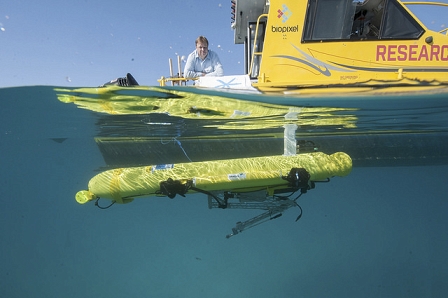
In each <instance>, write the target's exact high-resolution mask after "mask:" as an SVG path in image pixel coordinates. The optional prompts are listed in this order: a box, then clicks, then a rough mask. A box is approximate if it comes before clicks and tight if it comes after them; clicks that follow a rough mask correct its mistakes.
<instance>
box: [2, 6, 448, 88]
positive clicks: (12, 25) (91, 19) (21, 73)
mask: <svg viewBox="0 0 448 298" xmlns="http://www.w3.org/2000/svg"><path fill="white" fill-rule="evenodd" d="M2 2H3V3H1V4H0V45H1V56H0V65H1V67H0V77H1V80H0V87H9V86H24V85H56V86H72V87H77V86H97V85H100V84H102V83H105V82H106V81H109V80H111V79H113V78H116V77H120V76H124V75H125V74H126V73H127V72H130V73H132V74H133V75H134V77H135V78H136V79H137V81H139V83H140V84H142V85H157V81H156V80H157V79H158V78H160V77H161V76H162V75H164V76H168V75H169V68H168V59H169V58H172V59H173V60H174V61H176V57H177V55H180V56H187V55H188V54H189V53H190V52H191V51H193V50H194V40H195V38H196V37H197V36H199V35H205V36H206V37H208V39H209V42H210V49H212V50H215V51H217V52H218V54H219V55H220V58H221V62H222V63H223V65H224V70H225V73H226V74H242V73H243V65H244V58H243V51H244V47H243V45H235V44H234V43H233V30H232V29H231V28H230V1H229V0H218V1H217V0H195V1H192V0H190V1H180V0H175V1H169V2H167V1H142V0H129V1H126V2H123V1H115V0H111V1H92V0H79V1H63V2H61V1H56V0H40V1H30V0H28V1H26V0H15V1H14V0H12V1H2ZM440 2H445V3H447V0H444V1H442V0H441V1H440ZM411 8H412V9H413V10H414V11H416V12H417V13H418V14H419V16H420V18H421V19H422V20H423V21H424V22H425V23H426V24H427V25H428V26H429V27H430V29H434V30H441V29H443V28H445V24H446V22H447V20H448V18H447V17H446V16H447V15H448V14H447V12H448V7H447V8H446V10H445V9H440V8H436V7H428V8H422V7H417V6H411ZM174 65H175V70H177V64H176V63H174Z"/></svg>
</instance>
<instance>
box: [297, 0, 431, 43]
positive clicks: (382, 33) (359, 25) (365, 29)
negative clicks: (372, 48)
mask: <svg viewBox="0 0 448 298" xmlns="http://www.w3.org/2000/svg"><path fill="white" fill-rule="evenodd" d="M303 32H304V34H303V38H302V41H303V42H316V41H319V42H320V41H334V40H373V39H417V38H419V37H420V36H421V35H422V34H423V33H424V30H423V28H422V27H421V26H420V25H419V23H418V22H417V21H416V20H414V18H413V17H412V16H411V15H410V14H409V13H408V12H407V11H406V10H405V9H404V8H403V7H402V6H401V5H399V4H398V3H397V1H396V0H309V2H308V10H307V15H306V20H305V28H304V31H303Z"/></svg>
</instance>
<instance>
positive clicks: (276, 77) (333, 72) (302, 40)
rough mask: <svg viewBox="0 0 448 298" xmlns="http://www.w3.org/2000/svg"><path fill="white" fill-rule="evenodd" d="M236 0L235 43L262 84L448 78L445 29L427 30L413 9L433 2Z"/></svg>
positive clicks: (264, 86) (375, 82) (253, 76)
mask: <svg viewBox="0 0 448 298" xmlns="http://www.w3.org/2000/svg"><path fill="white" fill-rule="evenodd" d="M231 2H232V27H233V28H234V30H235V37H234V41H235V43H237V44H244V46H245V55H246V61H247V62H246V63H245V70H246V73H247V74H249V76H250V78H251V79H252V80H254V83H253V85H254V86H256V87H257V88H259V89H261V90H263V89H265V90H269V89H271V88H297V87H310V86H313V87H316V86H337V85H356V86H363V85H366V86H372V85H384V84H385V83H388V84H417V85H418V84H446V83H448V36H447V30H443V31H441V32H435V31H431V30H429V29H427V28H426V27H425V25H424V24H423V23H422V22H420V20H418V19H417V17H416V16H415V15H414V14H413V13H412V12H411V11H410V10H409V9H408V8H407V5H411V4H428V2H426V3H425V2H423V3H409V2H408V3H403V2H400V1H399V0H301V1H297V0H281V1H279V0H232V1H231ZM429 4H430V5H440V6H448V4H445V3H433V2H430V3H429ZM447 11H448V10H447Z"/></svg>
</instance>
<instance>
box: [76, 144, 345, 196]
mask: <svg viewBox="0 0 448 298" xmlns="http://www.w3.org/2000/svg"><path fill="white" fill-rule="evenodd" d="M292 168H303V169H305V170H306V171H307V172H308V173H309V175H310V177H309V180H310V181H319V180H324V179H327V178H330V177H333V176H346V175H348V174H349V173H350V171H351V169H352V160H351V158H350V156H348V155H347V154H345V153H343V152H337V153H334V154H332V155H327V154H324V153H321V152H315V153H309V154H300V155H294V156H265V157H256V158H244V159H231V160H218V161H207V162H193V163H179V164H169V165H152V166H145V167H134V168H120V169H114V170H108V171H105V172H103V173H100V174H98V175H96V176H95V177H93V178H92V179H91V180H90V182H89V187H88V188H89V189H88V190H82V191H79V192H78V193H77V194H76V200H77V202H78V203H80V204H84V203H86V202H88V201H91V200H94V199H96V198H108V199H111V200H113V201H115V202H117V203H128V202H130V201H132V200H133V199H134V198H135V197H146V196H160V195H161V191H160V188H161V186H160V185H161V182H164V181H167V180H170V179H172V180H178V181H181V182H182V181H183V182H185V181H192V183H193V186H194V188H196V189H201V190H203V191H208V192H211V191H233V192H247V191H254V190H262V189H266V190H267V191H268V192H269V190H273V189H276V188H277V189H278V188H287V187H288V181H286V180H285V179H283V178H282V177H284V176H285V175H287V174H288V173H289V172H290V170H291V169H292ZM189 192H194V190H193V191H189Z"/></svg>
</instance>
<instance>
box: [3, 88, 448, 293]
mask: <svg viewBox="0 0 448 298" xmlns="http://www.w3.org/2000/svg"><path fill="white" fill-rule="evenodd" d="M135 90H136V89H133V90H131V89H127V90H116V91H114V92H112V94H106V95H104V96H98V95H97V94H95V92H94V91H92V90H90V91H92V92H93V93H89V90H88V89H87V90H81V89H74V88H71V89H67V88H57V87H56V88H55V87H50V86H39V87H16V88H3V89H0V116H1V122H0V123H1V125H0V128H1V129H0V133H1V138H0V152H1V155H0V162H1V164H0V185H1V187H0V189H1V191H2V196H1V198H0V200H1V208H0V221H1V222H0V242H1V245H0V264H1V265H0V296H1V297H445V296H446V294H447V293H448V284H447V283H446V280H447V278H448V254H447V251H448V237H447V234H446V231H447V227H448V217H447V216H446V215H447V211H448V199H447V195H446V191H447V188H446V179H447V177H448V175H447V170H448V166H447V164H448V153H447V152H448V147H447V142H448V139H447V132H448V117H447V116H448V101H447V99H446V98H443V96H442V95H441V96H430V97H424V96H417V97H409V98H408V97H397V98H385V99H381V98H377V100H376V101H375V100H374V99H373V98H367V99H366V98H337V99H333V100H330V99H329V98H323V99H312V98H305V99H297V98H292V97H278V98H273V97H269V96H258V95H254V96H242V97H243V99H244V100H246V103H247V102H249V103H251V104H252V106H251V107H249V108H248V107H247V106H244V105H243V106H239V107H240V108H239V109H235V107H234V106H232V105H230V103H232V102H230V100H228V99H227V100H226V99H224V101H219V102H218V103H217V104H219V105H220V107H221V110H220V111H221V112H219V113H217V112H213V111H212V110H213V109H211V105H212V104H213V101H214V100H217V97H216V95H214V94H205V95H204V94H202V95H201V96H202V97H204V96H205V97H207V99H208V100H210V99H211V100H212V101H211V102H209V101H207V102H202V106H201V105H200V104H201V103H197V104H195V105H194V106H193V105H191V106H190V107H189V109H190V112H189V113H188V114H182V113H181V112H179V111H178V110H170V111H171V112H168V113H167V112H162V113H159V112H161V111H163V107H162V106H161V105H160V106H157V108H154V107H153V108H151V109H149V108H148V106H149V103H148V104H147V105H148V106H141V105H139V104H138V103H140V102H142V98H147V97H151V98H158V99H161V98H162V99H164V95H163V94H162V93H163V92H162V93H160V94H157V95H155V92H156V91H154V90H152V91H148V90H140V91H138V90H137V91H135ZM167 90H168V91H170V92H180V91H179V90H178V89H176V88H172V89H169V88H168V89H167ZM159 91H160V90H159ZM159 91H158V92H159ZM139 92H140V93H139ZM176 94H177V95H178V96H180V97H182V96H183V94H182V93H176ZM113 96H116V97H115V98H113V100H112V104H111V103H110V102H109V103H107V99H108V98H109V99H111V98H112V97H113ZM64 99H67V102H63V100H64ZM165 99H166V98H165ZM184 99H185V98H184ZM187 99H188V98H187ZM98 101H101V103H102V104H101V105H100V106H99V107H98V106H97V103H98ZM162 101H163V100H162ZM185 102H187V101H186V100H185ZM105 103H107V104H105ZM123 103H126V104H124V105H123ZM136 103H137V104H136ZM224 103H227V104H229V106H228V107H226V106H225V104H224ZM274 103H275V105H276V106H273V105H272V104H274ZM232 104H241V102H238V103H232ZM253 105H255V106H257V107H258V108H260V110H256V111H257V113H258V114H257V113H253V114H251V115H249V114H247V111H248V110H250V109H253V110H251V111H255V107H254V106H253ZM187 106H188V105H187ZM207 108H208V109H207ZM107 111H108V112H109V113H107ZM183 111H185V109H184V110H183ZM228 111H233V112H232V113H230V114H226V113H227V112H228ZM269 111H271V112H272V113H271V114H270V113H269ZM285 111H287V113H289V116H288V117H289V118H288V117H287V119H285V113H284V112H285ZM266 113H267V114H266ZM252 116H253V117H252ZM294 117H295V118H294ZM291 119H296V120H297V119H298V120H297V121H295V120H291ZM285 123H289V124H291V123H296V124H297V129H296V131H295V136H296V138H297V139H298V140H300V141H302V142H301V143H300V144H301V145H302V146H301V147H300V149H299V150H301V152H309V151H313V150H318V151H324V152H325V153H332V152H335V151H343V152H347V153H348V154H349V155H351V156H352V159H353V164H354V167H353V170H352V172H351V173H350V174H349V175H348V176H346V177H342V178H341V177H335V178H333V179H331V181H330V183H322V184H319V185H317V186H316V188H315V189H313V190H310V191H309V192H308V193H307V194H306V195H303V196H302V197H301V198H300V199H299V200H298V203H299V204H300V206H301V207H302V209H303V216H302V218H301V219H300V220H299V221H297V222H295V219H296V217H297V216H298V214H299V213H300V211H299V209H298V208H291V209H289V210H287V211H286V212H284V214H283V216H282V217H280V218H278V219H276V220H270V221H268V222H266V223H263V224H262V225H258V226H256V227H254V228H252V229H248V230H245V231H243V232H242V233H240V234H238V235H235V236H234V237H231V238H230V239H227V238H226V237H225V236H226V235H227V234H229V233H230V232H231V228H232V227H234V226H235V223H236V222H238V221H242V220H246V219H249V218H251V217H253V216H255V215H258V214H260V213H261V212H260V211H259V210H230V209H228V210H222V209H209V208H208V205H207V197H206V196H205V195H201V194H194V195H188V196H186V197H180V196H177V197H176V198H174V199H168V198H142V199H136V200H134V202H132V203H130V204H125V205H119V204H115V205H113V206H112V207H110V208H109V209H106V210H101V209H99V208H97V207H95V205H94V203H93V202H90V203H88V204H85V205H80V204H78V203H77V202H76V201H75V199H74V196H75V194H76V192H77V191H79V190H81V189H85V188H86V187H87V183H88V181H89V179H90V178H91V177H93V176H94V175H96V174H98V173H99V172H100V171H102V170H104V169H109V168H114V167H119V166H120V167H121V166H134V165H142V164H159V163H177V162H189V161H200V160H212V159H225V158H244V157H250V156H263V155H275V154H283V149H284V133H285ZM100 204H104V205H107V201H106V202H104V201H101V200H100Z"/></svg>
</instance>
